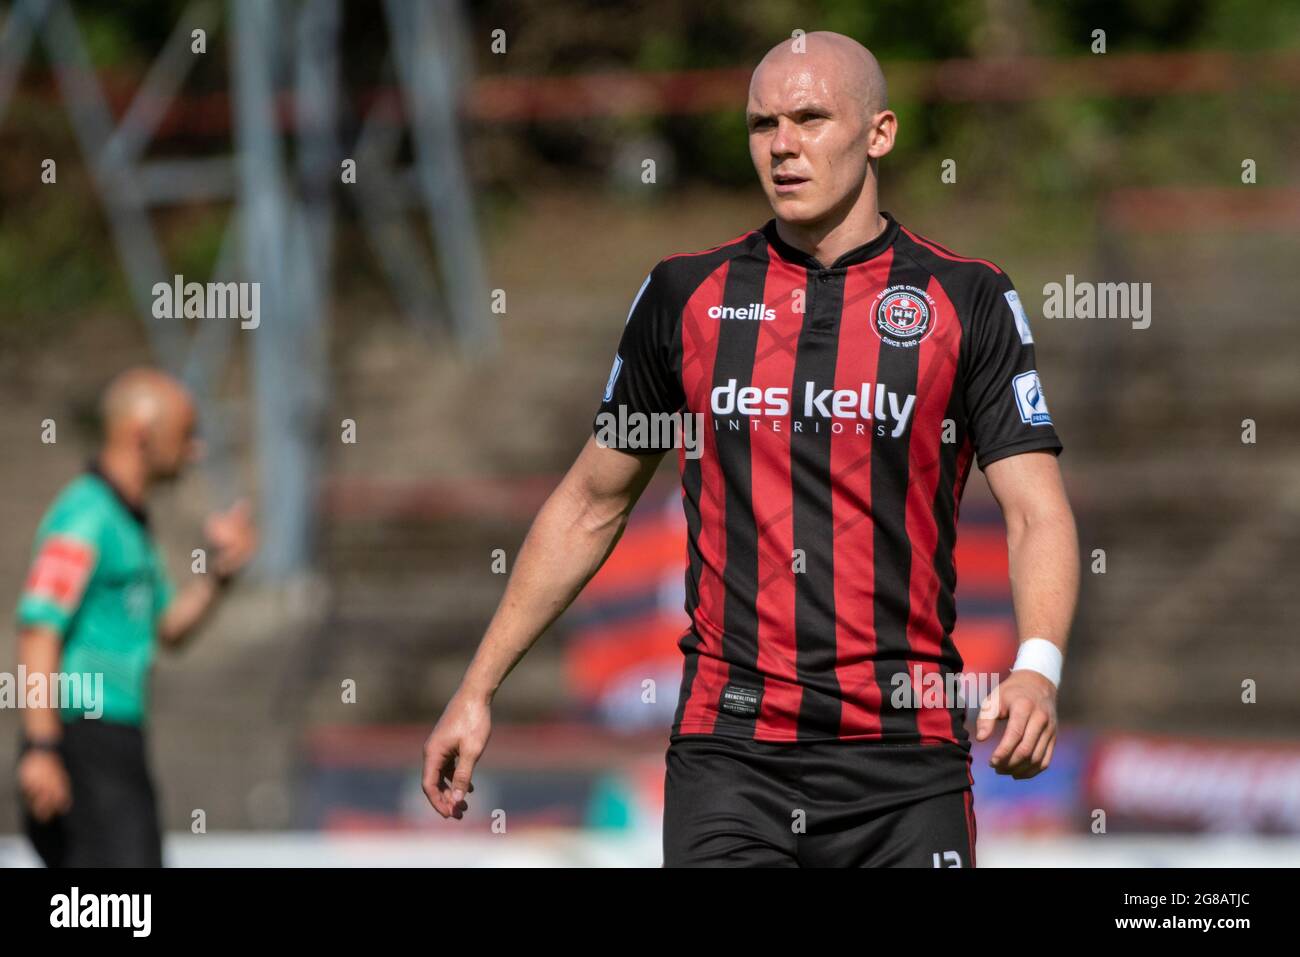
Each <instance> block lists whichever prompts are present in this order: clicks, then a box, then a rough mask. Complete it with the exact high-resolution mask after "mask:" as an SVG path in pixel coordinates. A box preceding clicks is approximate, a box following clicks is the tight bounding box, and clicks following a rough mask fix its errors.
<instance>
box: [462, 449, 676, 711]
mask: <svg viewBox="0 0 1300 957" xmlns="http://www.w3.org/2000/svg"><path fill="white" fill-rule="evenodd" d="M661 458H662V456H661V455H646V456H638V455H629V454H628V453H626V452H619V451H616V450H614V449H607V448H601V447H600V446H599V445H598V444H597V443H596V441H595V439H594V438H593V439H588V441H587V444H586V446H585V447H584V448H583V450H582V451H581V452H580V453H579V455H578V458H577V460H576V461H575V462H574V463H573V465H572V467H570V469H569V471H568V473H567V474H566V475H565V476H564V478H563V480H562V481H561V482H560V485H559V487H558V488H556V490H555V491H554V492H552V493H551V496H550V498H548V499H547V500H546V504H545V505H543V506H542V508H541V511H539V512H538V513H537V517H536V518H535V519H534V520H533V524H532V527H531V528H530V529H529V530H528V535H527V537H526V538H525V539H524V544H523V547H522V548H521V549H520V550H519V557H518V558H517V559H516V560H515V570H514V573H513V574H512V575H511V576H510V579H509V581H508V582H507V584H506V591H505V594H504V595H503V596H502V598H501V602H500V604H499V605H498V606H497V610H496V614H494V615H493V616H492V621H491V623H490V624H489V625H488V628H487V632H486V633H485V634H484V636H483V641H482V642H481V643H480V645H479V648H478V653H477V654H475V656H474V660H473V661H472V662H471V663H470V666H469V670H468V671H467V672H466V674H465V679H464V681H463V682H462V685H461V689H462V692H463V693H469V694H473V695H476V696H478V697H480V698H483V699H485V700H487V701H490V700H491V699H492V696H493V695H494V694H496V691H497V688H499V687H500V686H501V682H502V681H503V680H505V677H506V675H508V674H509V673H510V671H511V670H512V669H513V668H514V667H515V665H516V664H518V663H519V660H520V659H521V658H523V656H524V655H525V654H526V653H527V651H528V649H529V648H531V647H532V645H533V642H535V641H536V640H537V639H538V638H539V637H540V636H541V634H542V632H544V631H545V630H546V629H547V628H548V627H550V625H551V624H552V623H553V622H554V621H555V619H556V618H558V617H559V616H560V614H561V613H562V612H563V611H564V609H566V608H568V607H569V605H570V604H571V603H572V602H573V600H574V599H575V598H577V597H578V593H579V592H581V591H582V589H583V587H584V586H585V585H586V584H587V582H589V581H590V580H591V578H592V576H593V575H595V574H596V572H597V571H598V570H599V569H600V566H601V565H603V564H604V563H605V559H606V558H608V557H609V554H610V552H612V551H613V550H614V546H615V545H616V544H617V543H618V539H619V536H620V535H622V533H623V528H624V526H626V524H627V517H628V515H629V514H630V513H631V511H632V507H633V506H634V505H635V504H636V502H637V499H638V498H640V497H641V493H642V492H643V491H644V490H645V487H646V485H647V484H648V483H649V481H650V478H651V476H653V475H654V472H655V468H656V467H657V466H658V464H659V460H660V459H661Z"/></svg>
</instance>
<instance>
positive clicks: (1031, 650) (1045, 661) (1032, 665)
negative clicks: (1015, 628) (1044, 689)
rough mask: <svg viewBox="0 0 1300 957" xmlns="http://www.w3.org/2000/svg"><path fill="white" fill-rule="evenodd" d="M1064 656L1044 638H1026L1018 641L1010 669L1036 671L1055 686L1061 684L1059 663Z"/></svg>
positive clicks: (1061, 662) (1062, 660)
mask: <svg viewBox="0 0 1300 957" xmlns="http://www.w3.org/2000/svg"><path fill="white" fill-rule="evenodd" d="M1064 661H1065V656H1064V655H1062V654H1061V649H1060V648H1058V647H1056V645H1054V644H1052V642H1050V641H1048V640H1047V639H1046V638H1026V639H1025V640H1024V641H1022V642H1021V643H1020V651H1019V652H1018V653H1017V654H1016V663H1015V664H1013V665H1012V666H1011V670H1012V671H1037V672H1038V673H1039V674H1040V675H1042V676H1043V677H1044V678H1046V679H1047V680H1048V681H1050V682H1051V683H1052V684H1053V685H1055V686H1056V687H1058V688H1059V687H1060V686H1061V665H1062V664H1063V663H1064Z"/></svg>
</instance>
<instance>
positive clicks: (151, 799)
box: [23, 719, 162, 867]
mask: <svg viewBox="0 0 1300 957" xmlns="http://www.w3.org/2000/svg"><path fill="white" fill-rule="evenodd" d="M59 753H60V755H61V756H62V758H63V763H64V766H65V767H66V768H67V771H68V778H69V780H70V782H71V784H72V807H71V808H69V809H68V813H66V814H63V815H60V816H58V817H55V818H53V819H51V820H48V821H37V820H36V819H35V818H33V817H32V816H31V813H30V811H28V810H27V807H26V802H25V801H24V802H23V830H24V832H25V833H26V834H27V838H28V840H30V841H31V842H32V847H33V848H35V850H36V853H37V854H38V855H39V856H40V858H41V860H42V861H43V862H44V863H45V866H46V867H161V866H162V830H161V828H160V826H159V814H158V800H157V796H156V794H155V791H154V785H153V779H152V778H151V776H150V774H149V766H148V755H147V748H146V745H145V737H144V732H143V731H142V730H141V729H140V728H138V727H135V726H133V725H126V724H115V723H113V722H109V721H97V720H87V719H82V720H79V721H73V722H71V723H69V724H65V725H64V726H63V740H62V741H61V742H60V744H59Z"/></svg>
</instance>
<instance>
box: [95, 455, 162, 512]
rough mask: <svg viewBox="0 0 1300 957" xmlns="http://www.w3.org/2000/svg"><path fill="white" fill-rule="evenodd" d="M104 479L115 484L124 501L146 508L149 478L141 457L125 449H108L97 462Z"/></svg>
mask: <svg viewBox="0 0 1300 957" xmlns="http://www.w3.org/2000/svg"><path fill="white" fill-rule="evenodd" d="M95 462H96V464H97V465H98V466H99V470H100V472H102V473H103V475H104V478H106V479H108V480H109V481H110V482H111V483H113V487H114V488H116V489H117V491H118V494H120V495H121V496H122V497H123V498H124V499H126V500H127V501H128V502H130V503H131V504H132V505H134V506H135V507H136V508H141V507H143V506H144V499H145V494H146V493H147V492H148V491H149V476H148V471H147V470H146V468H145V465H144V463H143V462H142V461H140V456H138V455H136V454H135V453H134V452H132V451H130V450H125V449H115V448H111V447H106V448H104V449H101V450H100V453H99V457H98V458H97V459H96V460H95Z"/></svg>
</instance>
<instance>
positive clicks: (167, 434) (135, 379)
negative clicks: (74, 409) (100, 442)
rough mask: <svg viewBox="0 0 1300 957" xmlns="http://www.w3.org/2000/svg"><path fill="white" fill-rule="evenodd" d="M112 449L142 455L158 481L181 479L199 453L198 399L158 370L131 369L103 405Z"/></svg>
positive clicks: (113, 384) (113, 385)
mask: <svg viewBox="0 0 1300 957" xmlns="http://www.w3.org/2000/svg"><path fill="white" fill-rule="evenodd" d="M100 412H101V414H102V416H103V421H104V445H105V448H106V450H115V451H117V452H119V453H126V454H132V455H139V456H141V457H142V459H143V463H142V464H143V465H144V467H145V468H146V470H147V472H148V473H149V474H150V475H152V476H153V477H154V478H174V477H176V476H177V475H179V473H180V471H181V469H182V468H183V467H184V465H185V463H186V462H187V461H188V460H189V459H190V457H191V454H192V452H193V448H192V445H193V433H194V427H195V422H196V418H197V415H196V410H195V406H194V399H193V397H192V396H191V395H190V393H189V390H188V389H186V388H185V386H184V385H183V384H181V382H180V381H178V380H177V379H175V378H173V377H172V376H170V375H168V374H167V373H165V372H161V371H159V370H157V369H150V368H145V367H140V368H135V369H128V370H127V371H126V372H123V373H121V374H120V375H119V376H117V378H115V379H114V380H113V381H112V382H110V383H109V385H108V388H107V389H105V390H104V397H103V400H102V401H101V403H100Z"/></svg>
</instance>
